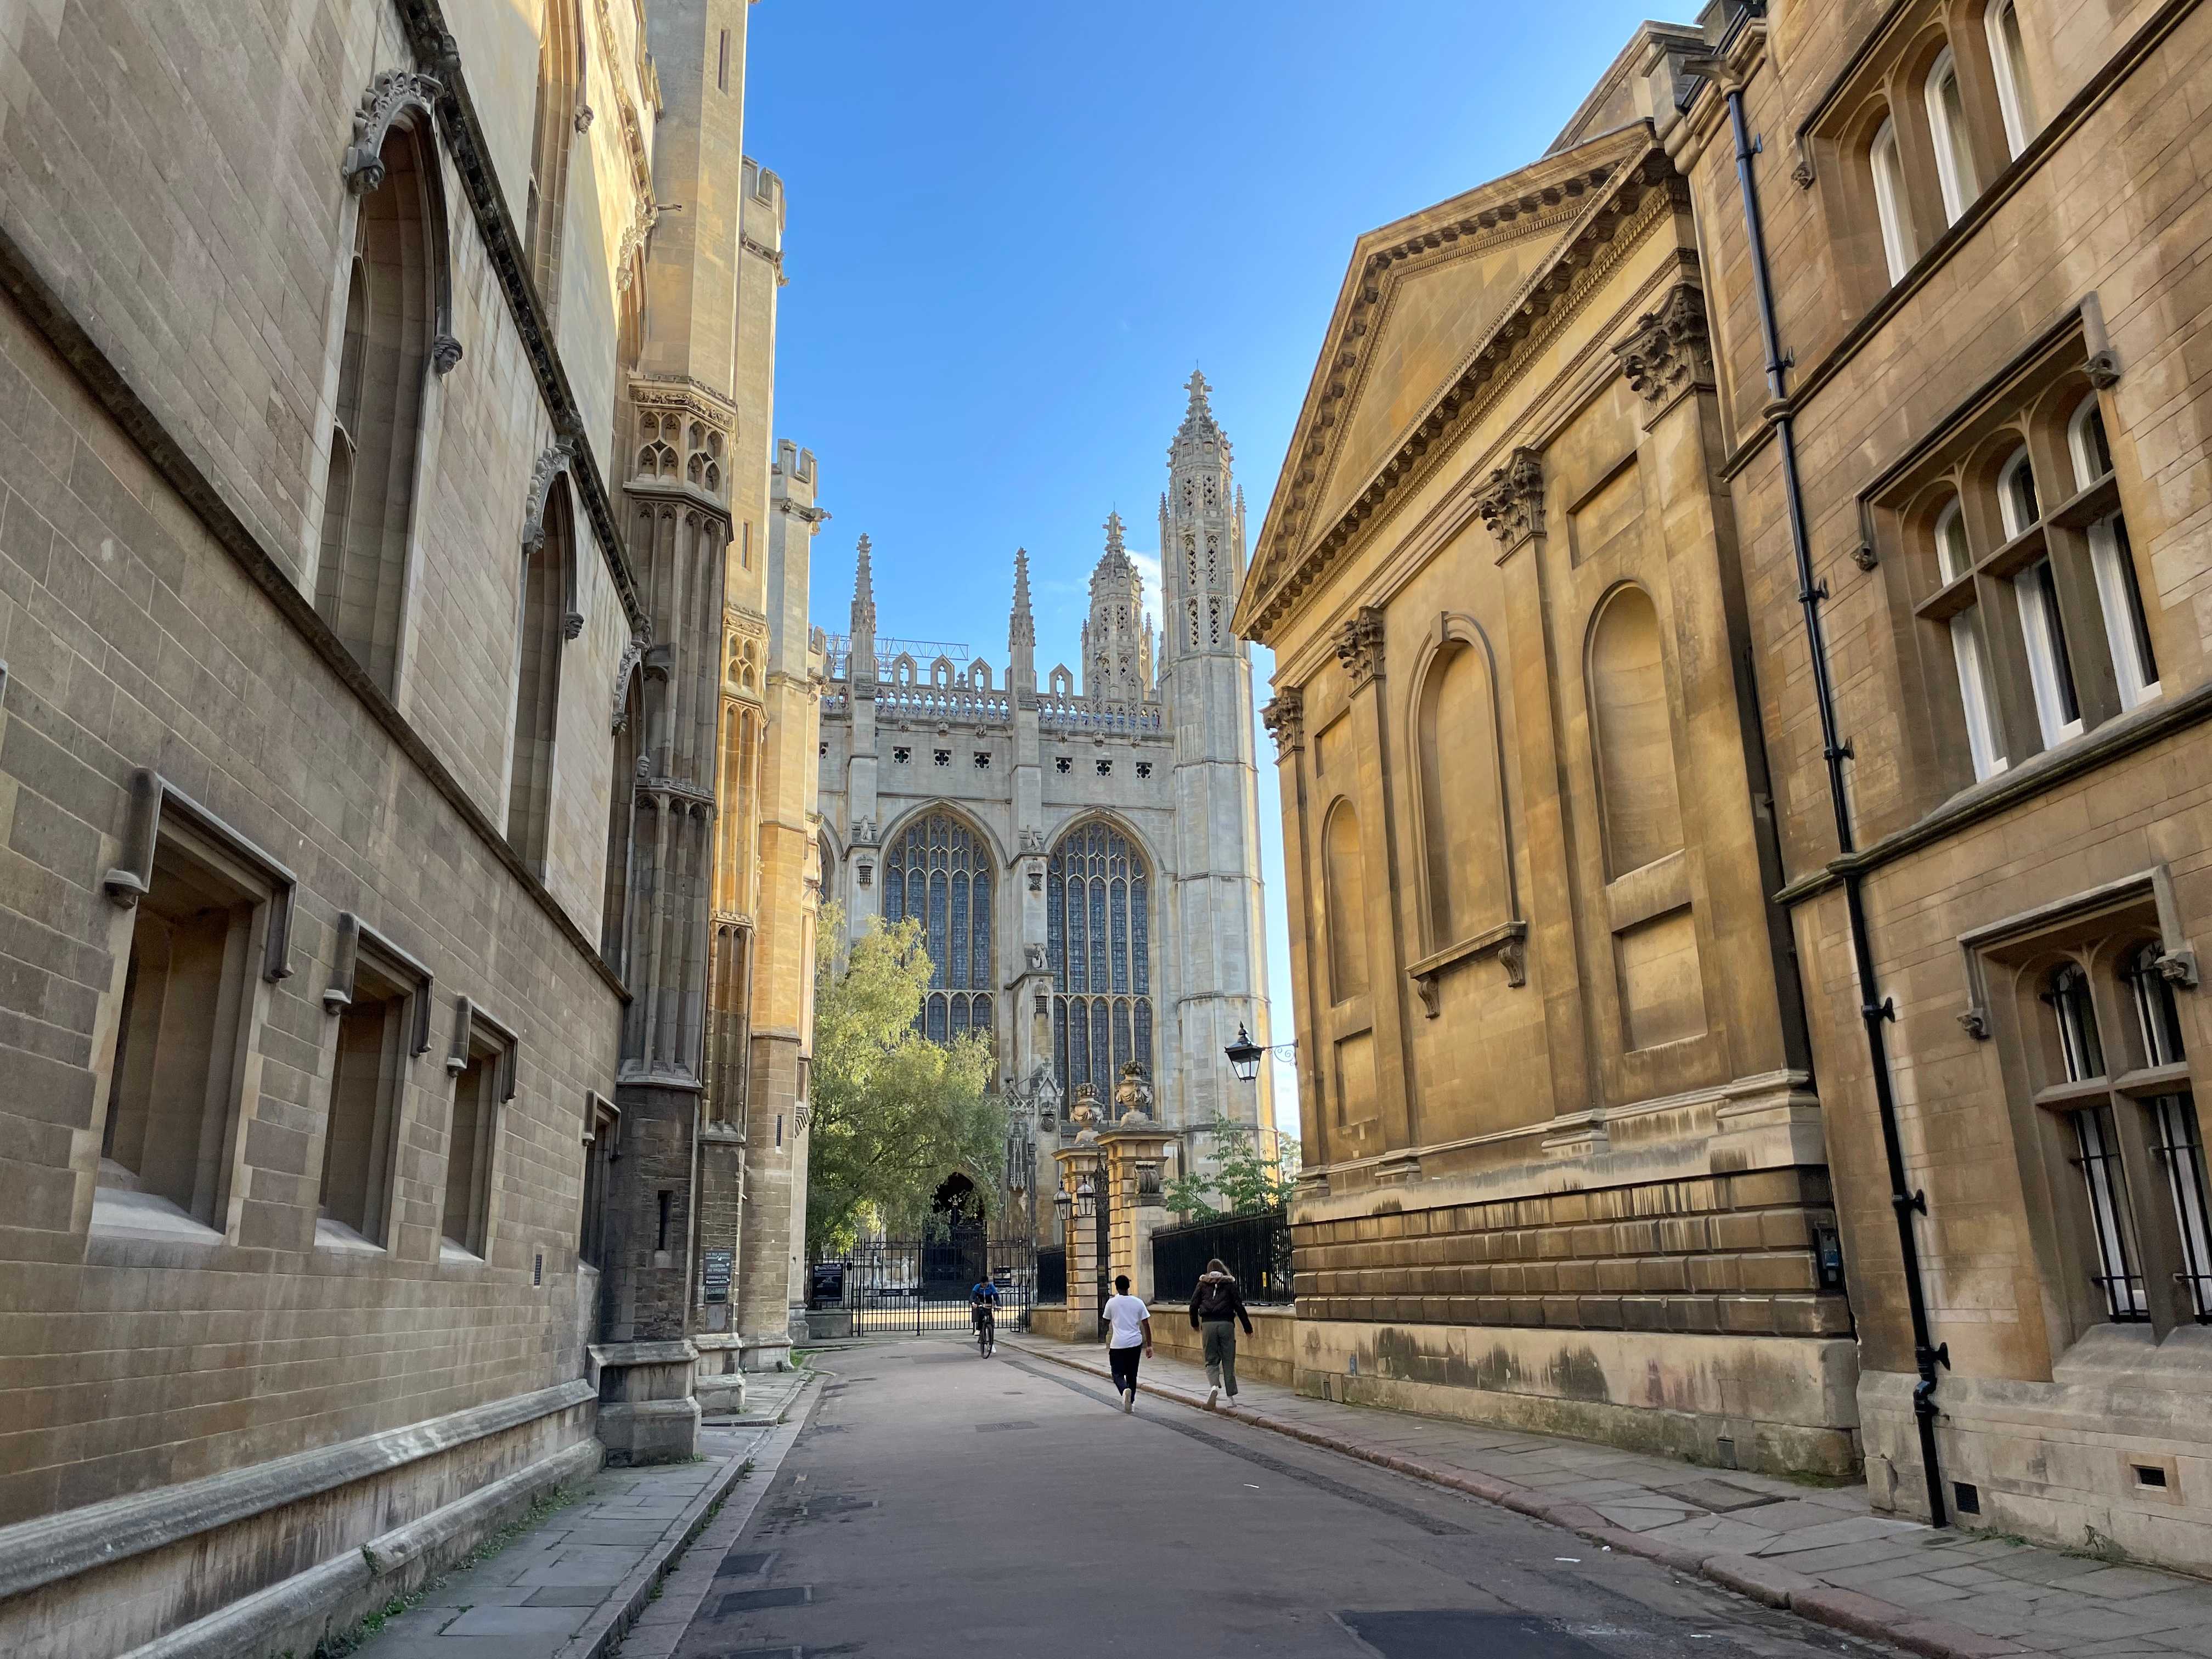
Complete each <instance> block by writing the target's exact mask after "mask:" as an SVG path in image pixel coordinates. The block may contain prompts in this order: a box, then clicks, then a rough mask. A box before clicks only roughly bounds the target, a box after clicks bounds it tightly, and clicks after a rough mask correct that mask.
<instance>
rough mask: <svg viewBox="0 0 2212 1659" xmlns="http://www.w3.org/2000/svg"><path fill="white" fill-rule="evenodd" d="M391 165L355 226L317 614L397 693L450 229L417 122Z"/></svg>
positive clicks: (401, 135) (389, 148) (397, 138)
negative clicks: (427, 396)
mask: <svg viewBox="0 0 2212 1659" xmlns="http://www.w3.org/2000/svg"><path fill="white" fill-rule="evenodd" d="M409 114H410V118H409V119H405V120H403V121H402V122H401V123H399V124H396V125H394V126H393V127H392V130H391V131H390V132H388V133H387V134H386V136H385V140H384V148H383V151H382V161H381V167H382V171H381V173H380V174H379V175H377V176H378V177H379V179H380V182H379V183H377V184H376V185H375V186H374V188H373V189H371V190H369V191H367V192H366V193H365V194H364V195H363V196H362V198H361V205H360V209H359V211H358V214H357V216H356V219H355V223H354V246H353V253H352V258H351V266H350V271H349V276H348V281H347V285H346V309H345V332H344V337H343V345H342V347H341V351H340V356H339V360H338V386H337V408H336V410H335V411H334V418H333V420H332V422H331V453H330V462H329V471H328V473H327V475H326V477H325V485H324V491H323V534H322V553H321V557H320V558H319V561H318V562H317V564H316V568H315V609H316V611H318V612H319V613H320V614H321V616H322V618H323V620H324V621H325V622H326V623H329V624H330V625H331V629H332V631H333V632H335V633H336V634H337V636H338V638H339V639H340V640H342V641H343V642H344V644H345V647H346V649H347V650H348V651H349V652H351V653H353V656H354V658H355V659H356V661H358V662H359V663H360V664H361V665H362V667H363V668H365V669H367V670H368V673H369V675H370V677H371V678H373V679H374V680H375V681H376V683H377V684H379V685H380V686H382V687H383V688H384V689H385V690H386V691H387V692H389V691H392V690H396V688H397V682H398V660H399V628H400V619H401V613H402V610H403V604H404V586H405V577H406V568H407V550H408V543H409V539H410V517H411V514H412V507H413V503H414V499H415V475H416V447H417V444H418V441H419V436H420V433H421V429H422V395H423V383H424V381H425V380H427V379H428V375H427V374H426V373H425V368H426V365H427V364H428V361H429V356H430V341H431V328H432V322H433V319H434V318H435V315H436V313H437V305H438V287H437V285H438V273H437V271H436V270H435V269H434V261H435V260H436V259H437V258H439V257H440V251H441V247H442V241H441V237H442V231H443V227H442V220H441V218H440V215H441V212H442V209H441V206H440V204H439V202H438V199H437V195H436V191H437V184H436V175H437V167H438V162H437V158H436V156H435V155H434V154H433V153H432V152H431V149H430V143H429V139H428V133H427V130H426V128H425V127H424V125H422V123H421V122H420V121H419V120H416V119H413V118H411V117H413V116H414V115H415V114H416V112H409Z"/></svg>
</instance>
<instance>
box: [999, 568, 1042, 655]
mask: <svg viewBox="0 0 2212 1659" xmlns="http://www.w3.org/2000/svg"><path fill="white" fill-rule="evenodd" d="M1035 645H1036V617H1034V616H1032V615H1031V614H1030V550H1029V549H1027V548H1026V547H1018V548H1016V549H1015V550H1014V611H1013V617H1012V620H1011V621H1009V622H1008V623H1007V625H1006V649H1007V650H1009V651H1012V652H1021V651H1024V650H1027V649H1029V648H1030V647H1034V646H1035Z"/></svg>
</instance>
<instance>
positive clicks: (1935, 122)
mask: <svg viewBox="0 0 2212 1659" xmlns="http://www.w3.org/2000/svg"><path fill="white" fill-rule="evenodd" d="M1922 91H1923V94H1924V96H1925V97H1926V100H1927V103H1928V130H1929V133H1930V134H1931V135H1932V136H1933V137H1934V138H1935V140H1936V182H1937V183H1938V184H1939V185H1942V191H1943V222H1944V223H1946V224H1950V225H1955V224H1957V223H1958V222H1959V216H1960V214H1962V213H1964V212H1965V211H1966V204H1968V203H1970V202H1972V200H1973V199H1974V197H1977V196H1978V195H1980V194H1981V193H1982V184H1981V179H1980V178H1979V177H1978V175H1977V174H1976V173H1975V172H1974V152H1973V149H1972V146H1971V145H1969V143H1967V141H1966V94H1965V93H1964V92H1963V91H1961V90H1960V86H1959V64H1958V60H1957V59H1956V58H1954V57H1953V56H1952V55H1951V51H1950V48H1949V47H1948V46H1947V47H1945V48H1944V50H1943V52H1942V56H1941V57H1939V58H1936V62H1935V64H1933V65H1932V66H1931V67H1930V68H1929V71H1928V79H1927V81H1926V82H1925V83H1924V84H1923V88H1922Z"/></svg>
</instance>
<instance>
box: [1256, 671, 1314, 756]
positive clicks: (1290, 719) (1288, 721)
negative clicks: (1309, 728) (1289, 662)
mask: <svg viewBox="0 0 2212 1659" xmlns="http://www.w3.org/2000/svg"><path fill="white" fill-rule="evenodd" d="M1260 719H1261V720H1262V721H1263V722H1264V723H1265V724H1266V726H1267V731H1268V732H1269V734H1270V735H1271V736H1273V738H1274V739H1275V752H1276V753H1277V754H1278V755H1279V756H1287V755H1289V754H1291V753H1292V752H1293V751H1294V750H1297V748H1298V746H1299V745H1300V744H1303V743H1304V742H1305V740H1306V697H1305V693H1304V692H1303V691H1301V690H1298V688H1297V686H1295V685H1286V686H1285V687H1284V688H1283V689H1282V690H1279V691H1278V692H1276V693H1275V696H1274V701H1273V702H1270V703H1269V704H1268V705H1267V707H1266V708H1262V709H1261V711H1260Z"/></svg>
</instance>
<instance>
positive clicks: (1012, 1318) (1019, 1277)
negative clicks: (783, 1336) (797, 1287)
mask: <svg viewBox="0 0 2212 1659" xmlns="http://www.w3.org/2000/svg"><path fill="white" fill-rule="evenodd" d="M1036 1255H1037V1252H1036V1243H1035V1241H1034V1240H1033V1239H1031V1238H1030V1237H1027V1236H1025V1235H1014V1236H1010V1237H999V1238H993V1237H989V1236H988V1235H987V1234H986V1233H985V1232H984V1231H983V1230H982V1229H981V1228H980V1227H978V1228H973V1229H969V1228H956V1229H954V1230H952V1231H951V1232H949V1233H945V1234H943V1235H940V1236H939V1237H933V1238H920V1239H875V1240H871V1241H869V1242H867V1243H864V1244H861V1245H860V1246H859V1247H858V1248H857V1249H854V1250H853V1251H852V1252H851V1254H849V1255H845V1256H843V1257H841V1258H839V1259H836V1260H835V1261H817V1262H816V1263H815V1264H814V1266H813V1269H812V1272H811V1274H810V1275H809V1297H808V1300H809V1303H810V1304H811V1305H812V1306H816V1307H821V1308H842V1309H843V1310H845V1311H846V1312H848V1313H849V1314H850V1315H852V1316H853V1331H854V1334H855V1335H868V1334H879V1333H886V1332H900V1333H908V1332H912V1333H921V1332H928V1331H962V1330H965V1329H967V1328H968V1326H969V1315H968V1309H969V1291H970V1290H971V1289H972V1288H973V1287H974V1286H975V1284H976V1283H977V1282H978V1281H979V1280H981V1279H986V1278H987V1279H990V1280H991V1282H992V1283H993V1284H994V1285H997V1286H998V1287H999V1328H1000V1329H1001V1330H1027V1329H1028V1328H1029V1323H1030V1306H1031V1304H1032V1303H1033V1302H1034V1300H1035V1297H1036ZM1064 1276H1065V1275H1064V1274H1063V1277H1064ZM1064 1293H1065V1292H1063V1294H1064Z"/></svg>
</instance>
